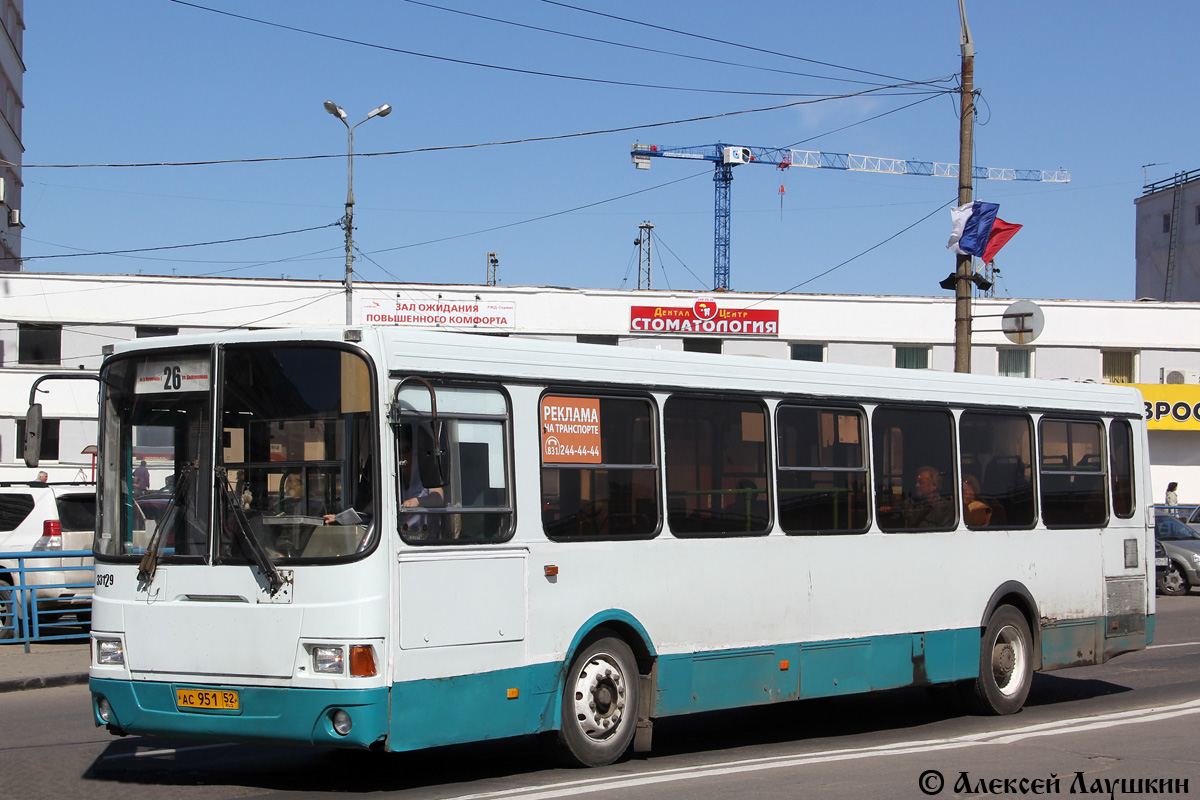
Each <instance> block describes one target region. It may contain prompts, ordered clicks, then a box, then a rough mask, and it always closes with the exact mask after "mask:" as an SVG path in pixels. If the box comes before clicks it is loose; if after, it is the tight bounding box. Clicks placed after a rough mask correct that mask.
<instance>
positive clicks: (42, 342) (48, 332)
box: [17, 323, 62, 366]
mask: <svg viewBox="0 0 1200 800" xmlns="http://www.w3.org/2000/svg"><path fill="white" fill-rule="evenodd" d="M17 362H18V363H21V364H42V365H54V366H58V365H59V364H61V363H62V325H36V324H32V323H20V324H18V325H17Z"/></svg>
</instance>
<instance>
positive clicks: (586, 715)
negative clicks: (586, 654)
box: [575, 653, 626, 739]
mask: <svg viewBox="0 0 1200 800" xmlns="http://www.w3.org/2000/svg"><path fill="white" fill-rule="evenodd" d="M625 699H626V687H625V676H624V675H623V674H622V673H621V668H620V666H619V665H618V664H617V660H616V659H615V658H613V657H612V656H610V655H607V654H604V653H601V654H597V655H596V656H594V657H593V658H592V659H591V660H590V661H588V662H587V663H586V664H584V665H583V669H581V670H580V671H579V674H578V675H577V676H576V678H575V719H576V720H578V722H579V727H580V730H582V731H583V732H584V733H586V734H587V735H588V736H589V737H591V738H592V739H606V738H608V737H609V736H611V735H612V733H613V731H615V730H616V729H617V727H618V726H619V725H620V723H621V718H622V717H623V716H624V715H625Z"/></svg>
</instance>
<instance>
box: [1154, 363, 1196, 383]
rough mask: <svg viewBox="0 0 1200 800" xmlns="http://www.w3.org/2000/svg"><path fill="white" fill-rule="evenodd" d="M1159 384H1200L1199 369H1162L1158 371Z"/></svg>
mask: <svg viewBox="0 0 1200 800" xmlns="http://www.w3.org/2000/svg"><path fill="white" fill-rule="evenodd" d="M1159 381H1160V382H1161V383H1172V384H1174V383H1200V367H1163V368H1162V369H1160V370H1159Z"/></svg>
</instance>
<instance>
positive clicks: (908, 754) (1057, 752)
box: [0, 594, 1200, 800]
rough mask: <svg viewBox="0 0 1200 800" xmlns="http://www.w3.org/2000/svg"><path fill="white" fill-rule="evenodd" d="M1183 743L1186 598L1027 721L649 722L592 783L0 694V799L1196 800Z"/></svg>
mask: <svg viewBox="0 0 1200 800" xmlns="http://www.w3.org/2000/svg"><path fill="white" fill-rule="evenodd" d="M1197 730H1200V595H1196V594H1193V595H1189V596H1185V597H1176V598H1166V597H1160V598H1159V610H1158V633H1157V637H1156V642H1155V645H1154V646H1153V647H1152V648H1151V649H1149V650H1146V651H1144V652H1140V653H1135V654H1131V655H1126V656H1122V657H1120V658H1118V659H1116V660H1114V661H1112V662H1110V663H1109V664H1105V665H1102V666H1097V667H1083V668H1077V669H1072V670H1062V671H1059V672H1054V673H1049V674H1045V675H1038V676H1036V678H1035V682H1034V687H1033V691H1032V693H1031V695H1030V699H1029V702H1028V704H1027V705H1026V708H1025V709H1024V710H1023V711H1022V712H1021V713H1019V714H1016V715H1013V716H1011V717H1003V718H995V717H992V718H983V717H972V716H966V715H964V714H963V712H962V711H961V709H960V708H959V707H958V705H957V703H956V701H955V700H954V698H953V697H952V695H951V694H950V693H949V692H940V691H939V692H934V691H928V690H925V689H906V690H899V691H894V692H884V693H878V694H875V695H872V696H869V697H853V698H838V699H832V700H821V701H806V702H801V703H790V704H784V705H779V706H772V707H765V708H759V709H751V710H741V711H735V712H720V713H712V714H703V715H695V716H691V717H684V718H678V719H672V720H665V721H662V722H659V723H658V724H657V725H656V727H655V741H654V752H653V753H652V754H650V755H649V756H648V757H643V756H635V757H632V758H629V759H627V760H625V761H623V762H621V763H618V764H615V765H613V766H611V767H605V768H602V769H595V770H571V769H562V768H558V767H556V766H555V764H554V761H553V759H552V758H551V757H550V756H549V755H548V754H547V752H546V750H545V748H544V747H543V746H542V744H543V743H542V742H540V741H539V740H538V739H535V738H529V739H521V740H514V741H505V742H497V743H487V744H479V745H470V746H458V747H451V748H442V749H438V750H434V751H428V752H422V753H405V754H386V755H380V754H368V753H353V752H339V751H329V750H310V749H290V748H278V747H262V746H248V745H225V744H205V743H196V742H184V741H173V740H164V739H147V738H140V737H128V738H124V739H120V738H114V737H112V736H110V735H109V734H108V733H107V732H105V731H104V730H103V729H98V728H95V727H93V726H92V723H91V718H90V713H89V704H88V694H87V689H86V687H82V686H78V687H66V688H60V689H39V690H34V691H25V692H13V693H9V694H6V695H0V787H2V789H0V795H2V796H4V797H12V798H22V799H24V798H29V799H30V800H37V798H55V800H61V799H62V798H95V800H105V799H106V798H120V800H143V798H145V799H146V800H149V799H150V798H153V799H154V800H161V799H162V798H183V799H184V800H204V799H207V798H222V799H223V798H244V797H264V798H273V799H274V798H285V797H324V796H329V795H341V794H345V793H352V794H360V793H361V794H366V793H370V794H372V796H376V797H385V798H391V797H397V798H400V797H402V798H406V799H407V798H421V799H424V798H439V799H440V798H472V799H473V800H502V798H514V800H541V798H553V797H573V796H577V795H588V796H590V797H597V798H621V799H622V800H624V799H625V798H635V799H637V798H651V797H653V798H655V799H656V800H664V798H665V799H666V800H672V799H673V798H685V797H686V798H689V799H691V798H701V799H702V800H727V798H728V797H730V796H737V797H750V798H798V797H805V798H809V797H820V798H838V799H839V800H840V799H841V798H845V799H846V800H851V799H852V798H853V799H854V800H861V798H874V797H884V798H893V797H896V798H907V797H913V798H923V797H930V796H935V797H963V796H977V795H982V794H987V795H993V794H1007V795H1016V796H1028V795H1035V794H1041V795H1049V796H1057V795H1064V796H1066V795H1083V796H1095V797H1100V796H1104V797H1109V796H1112V797H1122V796H1128V795H1130V794H1134V793H1136V792H1133V791H1130V790H1132V789H1137V788H1140V789H1141V790H1142V791H1141V792H1140V793H1148V790H1149V785H1148V784H1145V783H1142V784H1138V783H1136V782H1137V781H1139V780H1153V781H1156V782H1158V781H1175V782H1177V783H1174V784H1173V788H1174V793H1175V794H1184V786H1183V784H1182V783H1179V782H1182V781H1187V786H1186V794H1191V795H1198V796H1200V747H1198V746H1197V744H1196V733H1195V732H1196V731H1197ZM1122 780H1123V781H1125V784H1124V785H1123V786H1122V784H1121V783H1120V781H1122ZM1006 781H1007V782H1006ZM1114 781H1115V782H1116V783H1114ZM1022 782H1023V783H1022ZM956 787H957V788H958V791H955V789H956ZM1155 787H1156V788H1159V789H1160V792H1161V788H1162V784H1160V783H1155ZM964 789H965V790H969V791H964ZM1185 796H1186V795H1185Z"/></svg>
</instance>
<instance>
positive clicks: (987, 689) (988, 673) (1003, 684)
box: [964, 606, 1033, 715]
mask: <svg viewBox="0 0 1200 800" xmlns="http://www.w3.org/2000/svg"><path fill="white" fill-rule="evenodd" d="M1032 684H1033V636H1032V635H1031V634H1030V632H1029V623H1027V622H1026V621H1025V616H1024V615H1023V614H1022V613H1021V612H1020V611H1018V610H1017V609H1015V608H1013V607H1012V606H1000V608H998V609H996V613H994V614H992V618H991V619H990V620H988V624H987V628H986V629H985V630H984V633H983V640H982V641H981V642H980V645H979V677H978V678H976V679H975V680H974V681H970V682H968V683H967V685H966V687H965V688H966V691H965V693H964V695H965V697H964V699H965V700H966V702H967V706H968V707H969V708H970V709H971V711H973V712H975V713H976V714H990V715H1001V714H1015V713H1016V712H1017V711H1020V710H1021V706H1023V705H1025V699H1026V698H1027V697H1029V688H1030V686H1031V685H1032Z"/></svg>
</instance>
